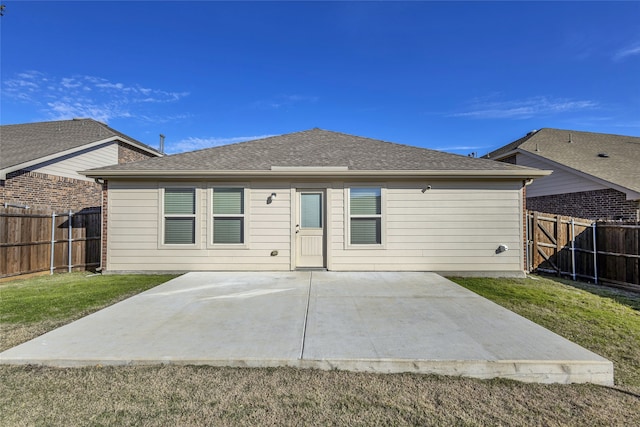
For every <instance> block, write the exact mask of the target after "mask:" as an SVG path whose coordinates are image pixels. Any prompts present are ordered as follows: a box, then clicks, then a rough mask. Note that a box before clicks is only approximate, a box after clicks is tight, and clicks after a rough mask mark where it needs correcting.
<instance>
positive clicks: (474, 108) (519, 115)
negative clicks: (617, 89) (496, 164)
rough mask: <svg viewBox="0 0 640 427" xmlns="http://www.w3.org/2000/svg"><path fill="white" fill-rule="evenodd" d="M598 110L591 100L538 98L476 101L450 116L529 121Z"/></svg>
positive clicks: (595, 103) (596, 104)
mask: <svg viewBox="0 0 640 427" xmlns="http://www.w3.org/2000/svg"><path fill="white" fill-rule="evenodd" d="M596 108H598V103H597V102H595V101H591V100H573V99H567V98H552V97H547V96H536V97H532V98H527V99H522V100H514V101H486V100H474V101H472V102H471V103H470V106H469V107H468V108H467V109H466V111H463V112H459V113H453V114H449V116H450V117H469V118H473V119H528V118H532V117H537V116H547V115H551V114H560V113H571V112H575V111H584V110H593V109H596Z"/></svg>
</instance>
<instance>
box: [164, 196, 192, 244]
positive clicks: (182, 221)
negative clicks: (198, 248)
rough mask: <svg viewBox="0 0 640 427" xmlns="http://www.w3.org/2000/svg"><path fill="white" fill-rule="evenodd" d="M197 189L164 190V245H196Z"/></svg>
mask: <svg viewBox="0 0 640 427" xmlns="http://www.w3.org/2000/svg"><path fill="white" fill-rule="evenodd" d="M195 235H196V190H195V188H165V189H164V243H165V244H167V245H189V244H194V243H195Z"/></svg>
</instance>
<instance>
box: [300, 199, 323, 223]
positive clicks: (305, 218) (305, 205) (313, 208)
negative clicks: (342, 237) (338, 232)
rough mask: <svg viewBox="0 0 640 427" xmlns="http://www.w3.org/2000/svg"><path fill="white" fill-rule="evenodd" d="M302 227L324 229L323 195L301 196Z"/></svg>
mask: <svg viewBox="0 0 640 427" xmlns="http://www.w3.org/2000/svg"><path fill="white" fill-rule="evenodd" d="M300 205H301V207H300V211H301V212H300V217H301V218H300V226H301V227H302V228H322V193H302V194H300Z"/></svg>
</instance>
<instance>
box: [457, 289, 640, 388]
mask: <svg viewBox="0 0 640 427" xmlns="http://www.w3.org/2000/svg"><path fill="white" fill-rule="evenodd" d="M450 279H451V280H453V281H454V282H456V283H458V284H459V285H462V286H464V287H466V288H467V289H470V290H472V291H474V292H476V293H477V294H479V295H482V296H483V297H485V298H488V299H490V300H492V301H494V302H496V303H498V304H500V305H502V306H504V307H506V308H508V309H509V310H511V311H514V312H516V313H518V314H520V315H521V316H523V317H526V318H528V319H530V320H533V321H534V322H536V323H538V324H540V325H542V326H544V327H545V328H547V329H549V330H551V331H553V332H555V333H557V334H558V335H561V336H563V337H565V338H567V339H569V340H571V341H573V342H575V343H577V344H579V345H581V346H583V347H585V348H587V349H589V350H591V351H593V352H594V353H597V354H599V355H601V356H603V357H605V358H607V359H609V360H611V361H612V362H613V364H614V375H615V382H616V384H617V385H621V386H630V387H633V388H640V294H638V293H633V292H629V291H623V290H618V289H615V288H608V287H604V286H596V285H589V284H586V283H580V282H572V281H567V280H551V279H549V278H544V277H539V276H531V277H530V278H527V279H484V278H483V279H480V278H459V277H452V278H450Z"/></svg>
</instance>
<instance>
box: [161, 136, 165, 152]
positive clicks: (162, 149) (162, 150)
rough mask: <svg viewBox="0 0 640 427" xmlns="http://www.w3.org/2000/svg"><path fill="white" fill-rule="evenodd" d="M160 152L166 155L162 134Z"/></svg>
mask: <svg viewBox="0 0 640 427" xmlns="http://www.w3.org/2000/svg"><path fill="white" fill-rule="evenodd" d="M160 152H161V153H162V154H164V135H163V134H160Z"/></svg>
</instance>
